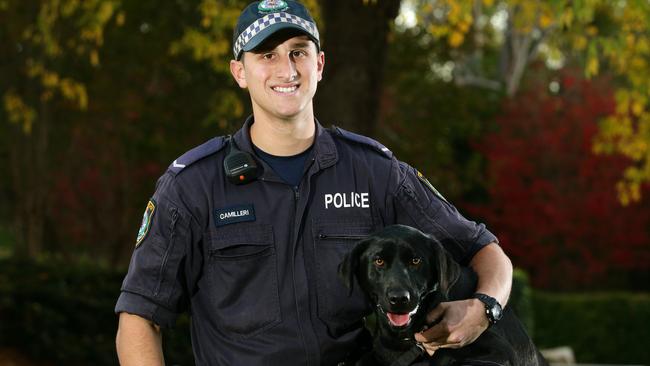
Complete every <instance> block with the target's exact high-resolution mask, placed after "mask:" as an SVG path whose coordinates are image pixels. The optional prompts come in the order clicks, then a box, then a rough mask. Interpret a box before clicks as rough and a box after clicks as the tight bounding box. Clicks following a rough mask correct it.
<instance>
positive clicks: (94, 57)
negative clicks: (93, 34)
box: [90, 50, 99, 67]
mask: <svg viewBox="0 0 650 366" xmlns="http://www.w3.org/2000/svg"><path fill="white" fill-rule="evenodd" d="M90 64H91V65H93V66H95V67H97V66H99V52H97V50H92V51H90Z"/></svg>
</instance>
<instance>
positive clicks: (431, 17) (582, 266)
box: [0, 0, 650, 365]
mask: <svg viewBox="0 0 650 366" xmlns="http://www.w3.org/2000/svg"><path fill="white" fill-rule="evenodd" d="M247 3H248V1H240V0H221V1H217V0H170V1H153V0H137V1H136V0H83V1H81V0H41V1H37V0H0V73H1V74H0V161H2V166H3V168H4V169H2V171H1V172H0V364H7V365H9V364H12V365H59V364H67V365H89V364H93V365H114V364H117V358H116V356H115V352H114V343H113V342H114V334H115V330H116V326H117V322H116V317H115V316H114V315H113V313H112V308H113V306H114V303H115V300H116V299H117V296H118V295H119V288H120V284H121V280H122V278H123V276H124V274H125V271H126V268H127V265H128V261H129V258H130V255H131V252H132V250H133V248H134V245H135V237H136V235H137V230H138V228H139V226H140V222H141V218H142V216H141V215H142V213H143V211H144V209H145V206H146V204H147V201H148V199H149V197H150V196H151V195H152V194H153V191H154V186H155V182H156V179H157V178H158V177H159V176H160V175H162V174H163V173H164V171H165V170H166V167H167V166H168V165H169V164H170V163H171V162H172V161H173V160H174V159H175V158H176V157H178V156H180V155H181V154H182V153H183V152H185V151H187V150H189V149H190V148H192V147H194V146H196V145H198V144H201V143H202V142H204V141H206V140H208V139H209V138H211V137H213V136H216V135H222V134H226V133H231V132H233V131H235V130H237V129H238V128H239V127H240V126H241V124H242V122H243V120H244V119H245V117H246V116H247V115H248V114H249V113H250V102H249V100H248V95H247V94H246V92H245V91H242V90H239V88H238V87H237V86H236V84H235V83H234V82H233V80H232V78H231V76H230V73H229V69H228V62H229V60H230V59H231V44H232V29H233V26H234V24H235V22H236V19H237V16H238V15H239V12H240V11H241V9H243V7H244V6H245V5H246V4H247ZM304 3H305V5H307V6H308V8H309V9H310V10H311V12H312V14H313V15H314V17H315V18H316V19H317V22H318V24H319V28H320V31H321V36H322V48H323V50H324V51H325V54H326V67H325V75H324V79H323V81H322V82H321V83H320V84H319V89H318V92H317V94H316V99H315V107H316V116H317V117H318V118H319V121H320V122H321V123H322V124H323V125H325V126H331V125H332V124H335V125H337V126H341V127H343V128H346V129H349V130H352V131H355V132H358V133H362V134H366V135H370V136H372V137H374V138H376V139H378V140H379V141H381V142H382V143H383V144H384V145H386V146H388V147H389V148H390V149H391V150H393V151H394V152H395V153H396V155H397V156H398V157H399V158H400V159H401V160H404V161H406V162H408V163H410V164H411V165H413V166H414V167H416V168H417V169H418V170H420V171H421V172H423V173H424V175H425V176H426V177H427V178H428V179H429V180H430V181H431V182H432V183H433V185H434V186H436V187H437V188H438V190H439V191H441V192H442V194H443V195H445V197H446V198H447V199H448V200H450V201H451V202H453V203H454V204H455V205H456V206H457V207H458V208H459V210H460V211H461V212H462V213H464V214H465V215H467V216H469V217H471V218H474V219H476V220H479V221H483V222H485V223H486V224H487V226H488V227H489V228H490V229H491V231H493V232H494V233H496V234H497V236H498V237H499V238H500V241H501V245H502V246H503V248H504V249H505V250H506V252H507V253H508V254H509V255H510V257H511V258H512V260H513V262H514V264H515V266H516V267H517V268H518V271H517V274H516V282H515V287H514V288H513V299H512V300H511V303H512V306H514V307H515V308H516V309H517V311H518V312H519V313H520V316H521V317H522V318H523V319H524V321H525V322H526V324H527V326H528V329H529V332H530V333H531V334H532V335H533V337H534V339H535V341H536V343H537V344H538V345H540V346H541V347H557V346H569V347H571V349H572V350H573V352H575V357H576V358H577V360H578V361H579V362H583V363H602V364H605V363H610V364H611V363H619V364H644V363H645V364H650V350H648V348H647V345H648V344H650V330H649V327H648V324H650V295H649V294H650V278H649V277H650V276H649V269H650V268H649V267H650V250H649V249H650V190H649V189H648V188H649V187H650V185H649V183H650V37H649V35H650V2H648V1H647V0H549V1H532V0H529V1H523V0H508V1H500V0H464V1H463V0H401V1H400V0H374V1H373V0H305V1H304ZM187 324H188V320H187V318H186V317H185V318H182V319H181V320H180V321H179V326H178V327H177V328H176V329H175V330H174V331H171V332H168V333H166V334H165V341H164V342H165V348H166V358H167V361H168V363H169V364H178V365H190V364H193V361H192V358H191V346H190V343H189V334H188V331H187Z"/></svg>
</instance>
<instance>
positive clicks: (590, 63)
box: [585, 57, 600, 78]
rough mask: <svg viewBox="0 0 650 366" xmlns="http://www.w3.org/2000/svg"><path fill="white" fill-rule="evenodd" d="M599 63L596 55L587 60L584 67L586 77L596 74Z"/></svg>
mask: <svg viewBox="0 0 650 366" xmlns="http://www.w3.org/2000/svg"><path fill="white" fill-rule="evenodd" d="M599 65H600V61H598V57H590V58H589V59H588V60H587V66H586V67H585V75H586V76H587V77H588V78H590V77H592V76H594V75H598V68H599Z"/></svg>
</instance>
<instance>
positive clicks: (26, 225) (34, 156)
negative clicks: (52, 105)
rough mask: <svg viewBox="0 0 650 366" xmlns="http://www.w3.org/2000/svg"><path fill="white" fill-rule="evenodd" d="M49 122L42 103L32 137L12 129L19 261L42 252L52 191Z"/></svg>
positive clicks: (17, 254)
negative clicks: (49, 196) (48, 198)
mask: <svg viewBox="0 0 650 366" xmlns="http://www.w3.org/2000/svg"><path fill="white" fill-rule="evenodd" d="M48 118H49V116H48V111H47V105H46V103H43V104H42V105H41V109H40V110H39V119H38V120H37V121H35V123H34V124H33V127H32V131H31V133H25V132H24V131H23V128H22V127H23V126H20V125H14V126H11V128H10V131H11V133H12V136H13V143H12V144H11V149H10V158H11V169H12V176H13V190H14V193H15V197H16V201H15V205H16V206H15V212H16V215H15V217H14V225H15V233H16V243H15V255H16V256H18V257H31V258H33V257H36V256H37V255H38V254H40V253H41V252H42V249H43V240H44V237H43V233H44V227H45V217H46V209H47V204H46V200H47V192H48V189H49V179H48V173H47V172H48V166H47V160H48V157H47V152H48V148H47V147H48V140H49V135H48V134H49V131H48V128H49V121H48Z"/></svg>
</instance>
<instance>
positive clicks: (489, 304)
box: [474, 292, 503, 324]
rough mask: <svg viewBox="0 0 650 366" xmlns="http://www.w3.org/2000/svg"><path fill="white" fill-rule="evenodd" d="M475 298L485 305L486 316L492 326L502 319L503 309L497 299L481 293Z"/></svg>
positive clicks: (475, 295) (476, 294)
mask: <svg viewBox="0 0 650 366" xmlns="http://www.w3.org/2000/svg"><path fill="white" fill-rule="evenodd" d="M474 298H475V299H479V300H480V301H481V302H482V303H483V305H485V314H486V315H487V318H488V320H489V321H490V324H495V323H496V322H497V321H499V319H501V316H503V311H502V310H503V309H502V308H501V304H499V302H498V301H497V299H495V298H494V297H492V296H488V295H486V294H482V293H480V292H477V293H475V294H474Z"/></svg>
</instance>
